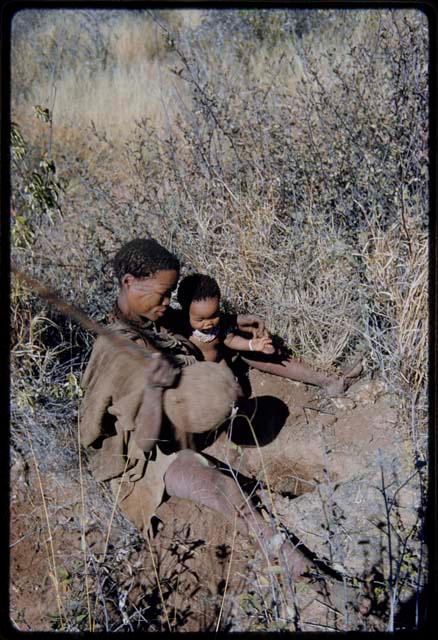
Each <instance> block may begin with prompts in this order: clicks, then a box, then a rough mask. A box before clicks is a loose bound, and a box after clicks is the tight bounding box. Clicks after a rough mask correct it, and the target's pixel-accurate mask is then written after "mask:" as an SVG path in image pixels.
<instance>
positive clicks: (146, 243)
mask: <svg viewBox="0 0 438 640" xmlns="http://www.w3.org/2000/svg"><path fill="white" fill-rule="evenodd" d="M112 267H113V270H114V275H115V276H116V278H117V279H118V281H119V282H120V283H121V282H122V278H123V276H124V275H126V274H127V273H130V274H131V275H132V276H134V277H135V278H147V277H149V276H151V275H153V274H154V273H157V272H158V271H163V270H171V269H175V270H176V271H179V260H178V258H177V257H176V256H174V255H173V253H170V251H168V250H167V249H165V248H164V247H162V246H161V244H159V243H158V242H157V241H156V240H153V239H152V238H142V239H138V240H131V242H127V243H126V244H124V245H123V247H121V249H119V251H118V252H117V253H116V255H115V256H114V258H113V260H112Z"/></svg>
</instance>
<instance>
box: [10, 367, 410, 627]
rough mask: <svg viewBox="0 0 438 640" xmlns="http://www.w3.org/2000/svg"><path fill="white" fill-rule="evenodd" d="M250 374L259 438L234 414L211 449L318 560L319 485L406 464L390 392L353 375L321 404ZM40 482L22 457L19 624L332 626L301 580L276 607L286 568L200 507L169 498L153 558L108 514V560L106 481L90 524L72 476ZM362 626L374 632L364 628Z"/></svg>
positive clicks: (292, 387)
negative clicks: (290, 599) (374, 465)
mask: <svg viewBox="0 0 438 640" xmlns="http://www.w3.org/2000/svg"><path fill="white" fill-rule="evenodd" d="M250 380H251V385H252V389H253V395H255V396H256V397H257V398H258V404H259V410H260V408H261V411H259V413H261V418H260V419H258V418H256V419H255V420H254V427H253V428H254V431H255V433H256V436H257V439H258V444H256V443H255V442H254V435H253V433H252V432H251V430H250V429H249V428H248V425H247V424H246V423H245V421H243V423H242V421H240V422H239V418H236V419H235V421H234V423H233V429H232V440H234V442H233V441H230V440H229V439H228V438H227V436H226V434H225V433H223V434H221V435H220V436H219V437H218V439H217V440H216V441H215V442H214V443H212V444H211V445H209V446H208V447H207V448H206V449H205V453H206V454H208V455H212V456H214V457H216V458H218V459H219V460H222V461H223V462H225V463H229V465H230V466H231V467H232V468H233V469H235V470H237V471H239V472H240V473H241V474H243V475H244V476H248V477H251V478H255V479H258V480H260V481H261V483H262V485H263V487H264V490H263V491H261V497H262V500H264V501H265V503H266V505H267V511H269V509H270V506H271V507H272V504H270V500H271V497H270V496H272V495H273V496H274V503H275V508H276V510H277V512H278V514H279V515H280V517H281V519H283V521H284V523H285V524H286V526H287V527H289V529H290V531H292V532H294V533H295V534H297V535H299V536H300V537H303V538H304V542H305V544H307V545H308V546H309V548H311V549H312V550H313V551H315V552H317V553H321V555H324V554H325V553H326V547H324V544H325V543H326V542H327V541H326V540H325V539H324V540H323V536H321V534H320V533H318V532H317V531H316V525H315V524H314V522H313V521H312V522H311V523H310V524H308V527H307V529H306V522H305V520H306V517H308V514H310V513H313V514H315V513H317V517H319V519H320V520H321V519H323V518H322V515H321V514H322V510H321V508H320V506H319V503H318V504H317V503H316V502H315V496H317V495H318V492H319V493H321V491H320V488H321V487H326V486H327V483H329V485H330V486H331V487H334V488H336V487H338V486H342V487H349V486H350V485H349V482H350V481H352V482H353V481H354V482H355V481H357V479H358V478H359V479H360V478H361V477H362V476H363V475H364V473H365V472H366V468H365V467H366V466H367V465H368V464H369V461H370V460H372V459H373V456H374V457H375V456H376V455H377V452H378V451H380V452H381V451H384V452H385V451H388V452H391V454H392V455H394V456H395V455H398V456H400V460H402V459H403V460H404V459H405V458H406V451H405V448H404V445H403V443H402V442H400V441H399V437H398V435H397V425H396V423H397V412H396V407H393V406H392V404H393V402H394V400H393V398H392V397H391V396H390V395H389V394H387V393H386V392H385V389H384V387H383V385H382V384H380V383H378V382H366V381H360V382H358V383H356V384H355V385H354V386H353V387H351V388H350V389H349V391H348V393H347V397H345V398H339V399H324V398H322V397H321V396H320V394H319V392H318V391H317V390H315V389H313V388H311V387H306V386H304V385H302V384H299V383H295V382H291V381H289V380H284V379H280V378H276V377H273V376H270V375H267V374H262V373H260V372H257V371H251V375H250ZM287 410H288V412H289V415H286V414H287ZM379 455H380V454H379ZM402 466H403V465H402ZM84 473H85V472H84ZM41 483H42V484H41V486H40V485H39V480H38V477H37V475H36V473H35V468H34V465H33V464H32V461H29V463H28V464H27V463H26V462H24V461H23V459H22V458H20V457H19V456H18V457H16V461H15V464H14V465H13V467H12V485H11V486H12V487H13V490H12V494H11V512H10V513H11V521H10V522H11V525H10V528H11V539H10V543H11V549H10V560H11V564H10V567H11V581H10V597H11V603H10V610H11V619H12V621H13V623H14V624H15V625H16V626H17V627H18V628H19V629H21V630H30V629H31V630H50V629H54V628H60V629H64V630H81V629H87V628H89V626H90V624H91V625H94V627H93V626H92V628H95V629H96V630H97V629H110V630H115V629H123V630H130V629H140V628H141V629H143V630H144V629H149V630H165V629H167V628H169V627H170V628H171V629H174V630H183V631H202V630H215V628H216V625H217V624H218V619H219V617H220V628H221V629H229V630H231V629H232V630H249V629H250V630H256V629H266V628H269V629H281V628H287V629H297V628H301V629H303V630H310V631H315V630H316V631H318V630H321V629H324V628H325V626H327V627H329V628H339V627H336V625H335V627H333V624H335V623H333V620H332V618H330V620H331V622H330V621H329V614H330V613H331V612H328V611H327V610H326V608H324V607H323V606H322V605H321V604H318V603H317V602H316V601H315V597H314V594H313V593H310V592H309V591H308V590H307V591H306V589H305V588H303V589H301V596H300V597H301V616H300V617H301V622H299V623H298V622H297V617H296V611H295V610H294V608H293V607H292V606H291V604H290V603H287V602H282V595H281V594H282V584H283V583H282V580H283V579H284V576H282V574H281V568H280V567H279V566H277V567H275V566H274V567H268V566H266V563H265V561H264V559H263V556H262V554H261V552H260V550H259V549H257V548H256V547H255V546H254V545H252V544H251V543H250V542H248V541H246V540H244V539H242V538H241V537H240V536H239V535H235V534H234V530H233V525H232V524H230V523H228V522H226V521H225V520H224V518H223V517H222V516H220V515H219V514H217V513H214V512H212V511H210V510H209V509H207V508H204V507H198V506H197V505H194V504H193V503H190V502H187V501H181V500H176V499H173V498H172V499H170V500H169V501H168V502H167V503H165V504H163V505H162V506H161V507H160V508H159V512H158V515H159V517H160V518H161V520H162V521H163V523H164V525H162V528H161V529H160V531H159V532H158V533H157V535H156V536H155V538H154V541H153V553H152V554H151V550H150V548H149V546H148V543H145V542H144V541H142V540H141V539H140V538H139V536H137V534H136V533H135V532H133V531H132V527H131V525H130V524H129V523H128V522H127V521H126V520H125V519H124V518H123V517H122V516H120V514H116V516H115V520H114V521H113V523H112V527H111V531H110V535H109V536H108V547H107V551H106V554H104V549H105V544H106V537H107V535H106V532H107V530H108V524H107V523H108V521H109V520H111V515H112V514H111V509H108V506H107V505H106V503H105V504H104V503H103V502H99V500H101V499H100V498H99V497H93V496H94V493H93V492H95V495H96V496H98V495H99V491H100V492H101V488H100V487H99V488H96V486H95V483H93V480H92V479H91V478H90V477H89V476H88V475H87V479H86V483H85V486H86V492H87V501H86V508H85V511H86V513H85V518H84V513H83V507H82V500H81V487H80V483H79V482H78V478H75V477H70V478H69V479H67V478H66V477H65V476H62V475H59V474H57V475H55V474H54V475H51V474H48V475H46V476H45V477H44V478H42V479H41ZM367 488H369V487H368V485H367V486H366V487H365V488H364V490H363V491H362V490H361V485H359V488H358V493H357V495H356V494H355V500H357V501H360V500H362V499H363V494H364V493H365V494H366V490H365V489H367ZM334 490H335V489H334ZM354 490H355V491H356V485H355V489H354ZM361 491H362V494H361ZM270 492H272V493H270ZM92 494H93V495H92ZM42 495H44V503H43V500H42ZM349 495H350V494H349ZM415 497H416V496H415V494H413V499H415ZM309 500H310V502H309ZM312 500H313V502H311V501H312ZM306 501H307V502H306ZM339 503H340V502H339ZM105 505H106V506H105ZM300 505H301V507H300ZM306 505H307V506H306ZM300 508H301V512H300ZM354 509H356V510H357V509H358V507H357V505H354ZM291 513H294V514H295V515H294V516H293V517H292V516H291V515H290V514H291ZM302 513H304V514H305V515H304V516H303V515H301V514H302ZM297 514H298V515H297ZM295 516H296V517H295ZM48 524H49V525H50V531H49V527H48ZM128 534H129V536H128ZM127 536H128V537H127ZM350 538H351V536H350ZM323 543H324V544H323ZM357 548H359V547H357ZM353 551H354V550H353ZM352 555H353V556H354V553H353V554H352ZM85 556H86V560H87V573H88V582H87V583H86V581H85V572H84V566H85V565H84V561H85V560H84V558H85ZM332 560H333V558H332ZM335 560H336V561H337V562H338V563H339V562H340V559H339V558H335ZM341 560H342V559H341ZM342 561H343V560H342ZM230 562H231V568H230ZM349 562H350V560H348V561H347V560H346V566H349V565H348V563H349ZM350 564H351V565H352V567H354V570H355V571H357V572H358V573H360V571H361V569H363V567H362V565H361V564H360V562H358V561H357V566H356V565H355V564H354V562H353V561H351V562H350ZM54 567H56V570H54ZM158 579H159V580H158ZM87 584H88V590H89V597H88V602H89V604H87V596H86V591H87ZM224 592H225V597H224ZM274 602H277V603H279V605H278V608H276V607H277V605H276V604H273V603H274ZM303 603H304V604H303ZM303 607H304V608H303ZM221 608H222V610H221ZM294 611H295V613H294ZM90 612H91V613H90ZM331 615H332V617H333V614H331ZM364 624H365V627H364V628H369V629H373V628H376V627H373V623H372V622H371V623H369V622H365V623H364ZM376 624H377V623H376ZM294 625H300V626H294ZM367 625H368V626H367ZM377 626H378V625H377Z"/></svg>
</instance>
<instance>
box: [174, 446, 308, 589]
mask: <svg viewBox="0 0 438 640" xmlns="http://www.w3.org/2000/svg"><path fill="white" fill-rule="evenodd" d="M205 463H206V460H205V458H202V456H200V455H199V454H195V453H194V452H193V451H189V450H184V451H181V452H180V453H179V454H178V456H177V459H176V460H175V461H174V462H172V464H171V465H170V466H169V468H168V470H167V471H166V475H165V478H164V481H165V485H166V491H167V493H168V494H169V495H170V496H175V497H177V498H182V499H185V500H191V501H192V502H196V503H197V504H202V505H204V506H206V507H209V508H210V509H214V510H215V511H217V512H219V513H221V514H222V515H223V516H224V517H225V518H226V519H227V520H228V521H230V522H233V523H234V522H236V526H237V530H238V531H239V532H240V533H241V534H242V535H244V536H254V537H256V538H257V540H258V542H259V543H260V545H261V547H262V549H263V550H264V551H265V552H266V553H267V555H268V556H269V557H273V556H275V555H276V554H278V547H279V546H280V544H281V541H280V543H278V542H277V541H278V536H277V535H276V534H277V532H276V530H275V528H274V527H273V526H271V525H269V524H267V523H266V522H265V521H264V520H263V518H262V516H261V515H260V514H259V513H258V512H257V511H256V510H255V509H254V508H253V507H252V505H251V504H250V501H249V500H248V498H247V496H246V495H245V494H244V492H243V490H242V489H241V488H240V487H239V486H238V484H237V483H236V481H235V480H234V479H233V478H230V477H228V476H226V475H224V474H222V473H221V472H220V471H219V470H218V469H216V468H215V467H212V466H206V464H205ZM281 552H282V554H284V553H286V555H287V559H288V568H289V571H290V572H291V574H292V576H293V578H294V579H295V580H300V579H301V580H302V579H303V578H302V574H303V573H305V572H306V571H309V570H312V569H314V570H315V567H314V565H313V563H312V562H310V561H309V560H308V559H307V558H306V557H305V556H304V555H303V554H302V552H301V551H300V550H299V549H297V548H296V547H294V546H293V545H290V544H288V543H287V542H286V543H283V545H282V547H281Z"/></svg>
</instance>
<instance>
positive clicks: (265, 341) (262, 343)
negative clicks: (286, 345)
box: [250, 334, 275, 355]
mask: <svg viewBox="0 0 438 640" xmlns="http://www.w3.org/2000/svg"><path fill="white" fill-rule="evenodd" d="M250 342H251V346H252V351H260V352H261V353H266V354H269V355H270V354H272V353H275V348H274V347H273V346H272V340H271V338H270V337H269V336H268V335H267V334H266V335H264V336H262V337H261V338H252V339H251V341H250Z"/></svg>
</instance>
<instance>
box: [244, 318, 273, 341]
mask: <svg viewBox="0 0 438 640" xmlns="http://www.w3.org/2000/svg"><path fill="white" fill-rule="evenodd" d="M236 322H237V326H238V328H239V330H240V331H246V332H248V333H252V335H253V336H254V338H261V337H262V336H267V335H268V334H267V331H266V327H265V321H264V320H263V319H262V318H259V316H254V315H241V314H239V315H238V316H237V318H236Z"/></svg>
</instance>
